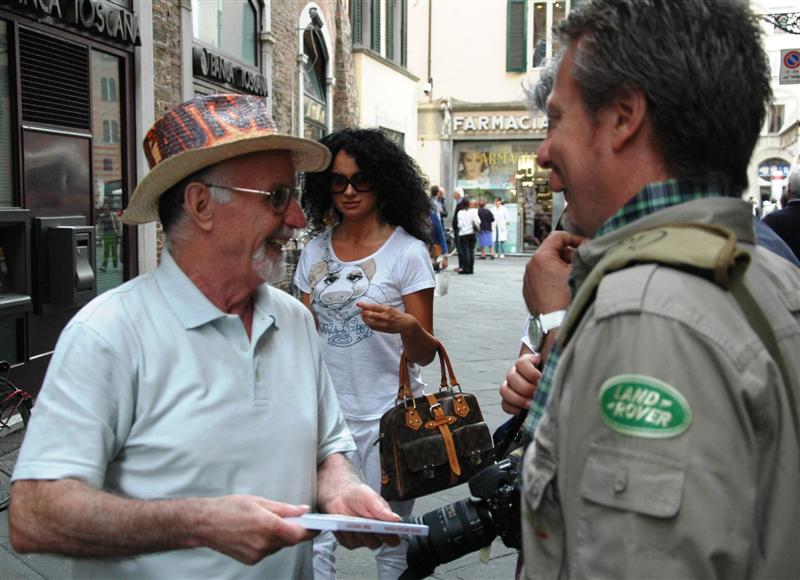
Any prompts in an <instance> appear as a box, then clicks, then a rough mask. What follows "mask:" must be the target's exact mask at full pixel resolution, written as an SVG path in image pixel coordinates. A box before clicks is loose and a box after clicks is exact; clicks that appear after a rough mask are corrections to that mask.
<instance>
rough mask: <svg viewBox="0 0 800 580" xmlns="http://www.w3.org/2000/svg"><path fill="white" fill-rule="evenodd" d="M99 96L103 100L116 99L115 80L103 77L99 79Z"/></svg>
mask: <svg viewBox="0 0 800 580" xmlns="http://www.w3.org/2000/svg"><path fill="white" fill-rule="evenodd" d="M100 92H101V98H102V99H103V100H104V101H116V100H117V81H116V80H114V79H109V78H105V77H103V78H102V79H100Z"/></svg>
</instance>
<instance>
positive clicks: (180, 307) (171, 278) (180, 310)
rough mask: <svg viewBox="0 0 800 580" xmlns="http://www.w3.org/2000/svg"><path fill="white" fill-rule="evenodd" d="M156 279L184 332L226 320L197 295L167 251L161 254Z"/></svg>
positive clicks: (199, 294) (207, 301)
mask: <svg viewBox="0 0 800 580" xmlns="http://www.w3.org/2000/svg"><path fill="white" fill-rule="evenodd" d="M155 279H156V282H158V286H159V288H161V292H162V293H163V294H164V298H165V299H166V300H167V303H168V304H169V306H170V308H172V311H173V312H174V313H175V316H177V317H178V319H179V320H180V321H181V323H182V324H183V326H184V328H186V329H190V328H197V327H199V326H203V325H204V324H207V323H209V322H211V321H213V320H216V319H218V318H222V317H225V316H226V314H225V313H224V312H223V311H222V310H220V309H219V308H217V307H216V306H214V304H212V303H211V301H210V300H209V299H208V298H206V296H205V294H203V293H202V292H200V289H199V288H198V287H197V286H195V285H194V282H192V281H191V279H189V277H188V276H187V275H186V274H185V273H184V271H183V270H181V268H180V266H178V264H177V262H175V259H174V258H173V257H172V254H170V253H169V250H167V249H166V248H164V249H163V250H162V252H161V264H160V265H159V266H158V269H157V270H156V272H155Z"/></svg>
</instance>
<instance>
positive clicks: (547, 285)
mask: <svg viewBox="0 0 800 580" xmlns="http://www.w3.org/2000/svg"><path fill="white" fill-rule="evenodd" d="M583 240H584V238H582V237H580V236H576V235H573V234H570V233H567V232H560V231H556V232H552V233H551V234H550V235H549V236H547V238H545V240H544V242H543V243H542V245H541V246H540V247H539V249H538V250H536V253H535V254H534V255H533V257H532V258H531V259H530V260H529V261H528V265H527V266H526V267H525V277H524V279H523V283H522V295H523V297H524V298H525V304H526V305H527V306H528V310H529V311H530V313H531V314H533V315H536V314H546V313H548V312H555V311H556V310H566V308H567V307H568V306H569V303H570V300H571V296H570V292H569V273H570V270H571V269H572V254H574V253H575V249H576V248H577V247H578V246H579V245H580V244H581V243H582V242H583Z"/></svg>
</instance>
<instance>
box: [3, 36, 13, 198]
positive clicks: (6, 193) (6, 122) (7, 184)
mask: <svg viewBox="0 0 800 580" xmlns="http://www.w3.org/2000/svg"><path fill="white" fill-rule="evenodd" d="M9 73H10V71H9V63H8V25H7V24H6V22H5V21H4V20H0V207H9V206H13V205H14V188H13V185H14V184H13V178H14V175H13V170H12V167H13V164H12V159H13V150H12V135H13V130H12V128H11V93H10V90H9Z"/></svg>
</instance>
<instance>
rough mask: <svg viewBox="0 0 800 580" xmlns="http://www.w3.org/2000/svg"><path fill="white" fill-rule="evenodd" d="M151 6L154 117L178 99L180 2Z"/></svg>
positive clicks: (159, 0) (167, 0)
mask: <svg viewBox="0 0 800 580" xmlns="http://www.w3.org/2000/svg"><path fill="white" fill-rule="evenodd" d="M152 2H153V76H154V79H155V106H156V117H157V116H158V115H160V114H161V113H163V112H164V111H166V110H167V109H169V108H171V107H174V106H175V105H177V104H179V103H180V102H181V101H182V100H183V99H182V98H181V1H180V0H152Z"/></svg>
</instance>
